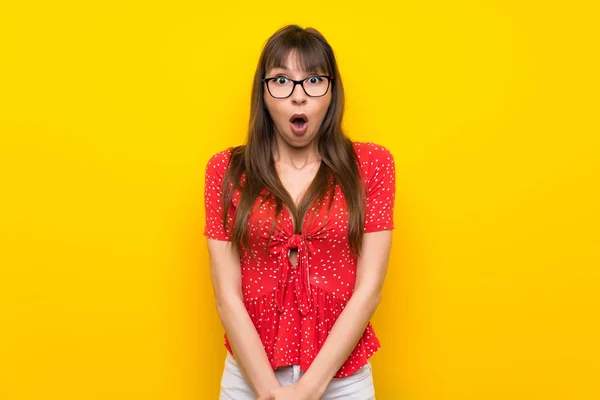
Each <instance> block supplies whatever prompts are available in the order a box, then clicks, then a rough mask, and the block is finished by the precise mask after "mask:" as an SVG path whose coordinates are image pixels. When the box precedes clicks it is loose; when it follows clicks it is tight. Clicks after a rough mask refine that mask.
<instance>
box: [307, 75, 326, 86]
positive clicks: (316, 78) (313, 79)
mask: <svg viewBox="0 0 600 400" xmlns="http://www.w3.org/2000/svg"><path fill="white" fill-rule="evenodd" d="M307 79H308V83H313V84H314V83H320V82H322V81H323V78H321V77H320V76H311V77H309V78H307Z"/></svg>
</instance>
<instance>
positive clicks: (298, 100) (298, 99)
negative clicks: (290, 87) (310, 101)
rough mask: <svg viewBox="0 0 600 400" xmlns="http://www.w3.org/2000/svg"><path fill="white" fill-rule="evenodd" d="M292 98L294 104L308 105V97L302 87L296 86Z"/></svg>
mask: <svg viewBox="0 0 600 400" xmlns="http://www.w3.org/2000/svg"><path fill="white" fill-rule="evenodd" d="M290 97H291V98H292V103H294V104H304V103H306V98H307V97H308V96H307V95H306V93H305V92H304V89H303V88H302V85H296V87H294V91H293V92H292V95H291V96H290Z"/></svg>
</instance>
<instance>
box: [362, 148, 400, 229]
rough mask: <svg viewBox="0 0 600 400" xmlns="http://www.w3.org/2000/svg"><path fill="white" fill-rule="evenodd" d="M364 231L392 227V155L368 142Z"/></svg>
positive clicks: (393, 171)
mask: <svg viewBox="0 0 600 400" xmlns="http://www.w3.org/2000/svg"><path fill="white" fill-rule="evenodd" d="M364 151H368V153H369V155H368V166H367V171H368V172H367V183H366V196H367V204H366V207H365V208H366V210H365V212H366V216H365V229H364V232H365V233H366V232H375V231H382V230H389V229H394V198H395V194H396V173H395V168H394V157H393V155H392V153H391V152H390V151H389V150H388V149H387V148H385V147H383V146H379V145H377V144H374V143H371V142H369V143H368V145H367V148H366V149H363V152H364Z"/></svg>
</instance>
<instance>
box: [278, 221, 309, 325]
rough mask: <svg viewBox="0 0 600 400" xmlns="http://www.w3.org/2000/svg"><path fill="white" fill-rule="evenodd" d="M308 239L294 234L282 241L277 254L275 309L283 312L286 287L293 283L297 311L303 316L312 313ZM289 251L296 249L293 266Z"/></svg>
mask: <svg viewBox="0 0 600 400" xmlns="http://www.w3.org/2000/svg"><path fill="white" fill-rule="evenodd" d="M308 241H310V240H309V239H308V238H303V237H302V235H301V234H299V233H296V234H293V235H292V236H290V237H289V238H288V240H287V243H286V242H285V240H284V241H283V246H282V248H281V252H280V253H279V281H278V293H277V308H278V309H279V311H280V312H283V308H284V306H285V298H286V293H287V290H288V288H289V287H288V286H289V284H290V283H291V282H293V283H294V286H293V288H294V292H295V295H296V300H297V302H298V309H299V310H300V312H301V313H302V315H303V316H305V315H306V314H308V313H309V312H311V311H312V300H311V297H310V294H311V290H310V279H309V265H308V255H309V252H310V249H309V244H308V243H307V242H308ZM290 249H298V262H297V264H296V265H293V264H292V262H291V261H290V258H289V254H290Z"/></svg>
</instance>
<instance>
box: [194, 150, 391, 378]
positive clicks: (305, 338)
mask: <svg viewBox="0 0 600 400" xmlns="http://www.w3.org/2000/svg"><path fill="white" fill-rule="evenodd" d="M231 149H232V148H231V147H230V148H228V149H226V150H223V151H221V152H219V153H216V154H215V155H213V156H212V157H211V158H210V160H209V161H208V164H207V166H206V180H205V192H204V198H205V211H206V225H205V229H204V235H205V236H206V237H209V238H212V239H218V240H228V241H230V240H231V236H230V235H229V234H228V232H227V231H226V230H225V229H224V228H223V226H222V221H221V215H222V210H223V208H222V207H223V206H222V204H221V201H222V200H221V199H222V190H221V185H222V179H223V176H224V174H225V169H226V166H227V162H228V160H229V157H230V151H231ZM354 149H355V151H356V154H357V156H358V160H359V165H360V173H361V178H362V179H363V180H364V182H366V193H367V204H366V205H365V226H364V232H365V233H367V232H374V231H379V230H388V229H394V223H393V211H394V195H395V173H394V159H393V156H392V154H391V152H390V151H389V150H388V149H386V148H385V147H383V146H379V145H377V144H374V143H372V142H354ZM242 180H245V176H244V175H243V176H242ZM263 193H265V194H266V193H268V192H267V190H266V189H263ZM239 197H240V192H239V190H236V192H235V193H234V195H233V200H232V204H231V207H230V208H229V210H228V224H229V226H230V227H232V226H233V221H234V215H235V210H236V207H237V205H238V201H239ZM275 217H276V216H275V202H274V201H272V200H271V201H266V202H264V203H263V202H262V200H261V199H257V201H256V203H255V204H254V205H253V208H252V212H251V214H250V216H249V220H248V226H247V228H248V231H249V248H248V249H244V250H242V252H241V254H240V264H241V274H242V290H243V296H244V305H245V307H246V310H247V311H248V314H249V315H250V318H251V319H252V321H253V323H254V326H255V327H256V330H257V332H258V334H259V336H260V338H261V341H262V343H263V346H264V349H265V352H266V354H267V356H268V358H269V361H270V363H271V366H272V367H273V369H275V368H277V367H280V366H287V365H294V364H296V365H300V368H301V369H302V370H303V371H306V370H307V369H308V367H309V366H310V364H311V362H312V360H313V359H314V358H315V356H316V354H317V353H318V352H319V350H320V349H321V347H322V346H323V343H324V342H325V339H326V338H327V336H328V334H329V332H330V331H331V328H332V327H333V324H334V323H335V321H336V320H337V318H338V317H339V315H340V314H341V312H342V310H343V309H344V307H345V306H346V304H347V303H348V300H349V299H350V297H351V296H352V292H353V290H354V284H355V280H356V265H357V259H356V257H354V256H353V255H352V252H351V251H350V243H349V241H348V237H347V234H348V231H347V230H348V210H347V204H346V200H345V197H344V194H343V192H342V191H341V189H340V187H339V186H337V187H336V191H335V196H334V200H333V203H332V205H331V210H330V211H329V214H327V202H322V203H317V204H315V205H314V206H313V207H312V208H311V209H310V210H309V211H308V212H307V214H306V216H305V217H304V221H303V224H302V234H297V233H294V232H293V222H292V217H291V215H290V213H289V212H288V211H287V209H286V208H285V207H284V208H283V210H282V212H281V213H280V214H279V215H278V216H277V221H276V224H275V229H274V231H273V234H272V236H271V237H270V239H271V240H270V242H269V231H270V228H271V224H272V222H273V219H274V218H275ZM265 249H266V252H265ZM293 249H297V251H298V262H297V264H296V265H293V264H292V263H291V262H290V260H289V253H290V251H291V250H293ZM224 344H225V346H226V347H227V350H228V351H229V352H230V353H232V354H233V352H232V350H231V346H230V345H229V342H228V340H227V335H225V343H224ZM379 348H380V343H379V340H378V339H377V336H376V335H375V332H374V330H373V327H372V326H371V323H369V324H368V325H367V327H366V329H365V331H364V333H363V335H362V337H361V339H360V340H359V341H358V343H357V345H356V347H355V348H354V350H353V351H352V353H351V354H350V356H349V357H348V359H347V360H346V362H345V363H344V364H343V365H342V367H341V368H340V369H339V370H338V371H337V373H336V375H335V377H336V378H343V377H346V376H349V375H351V374H353V373H354V372H356V371H357V370H358V369H359V368H360V367H362V366H363V365H365V364H366V363H367V359H368V358H369V357H371V355H373V354H374V353H375V352H376V351H377V350H378V349H379Z"/></svg>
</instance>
